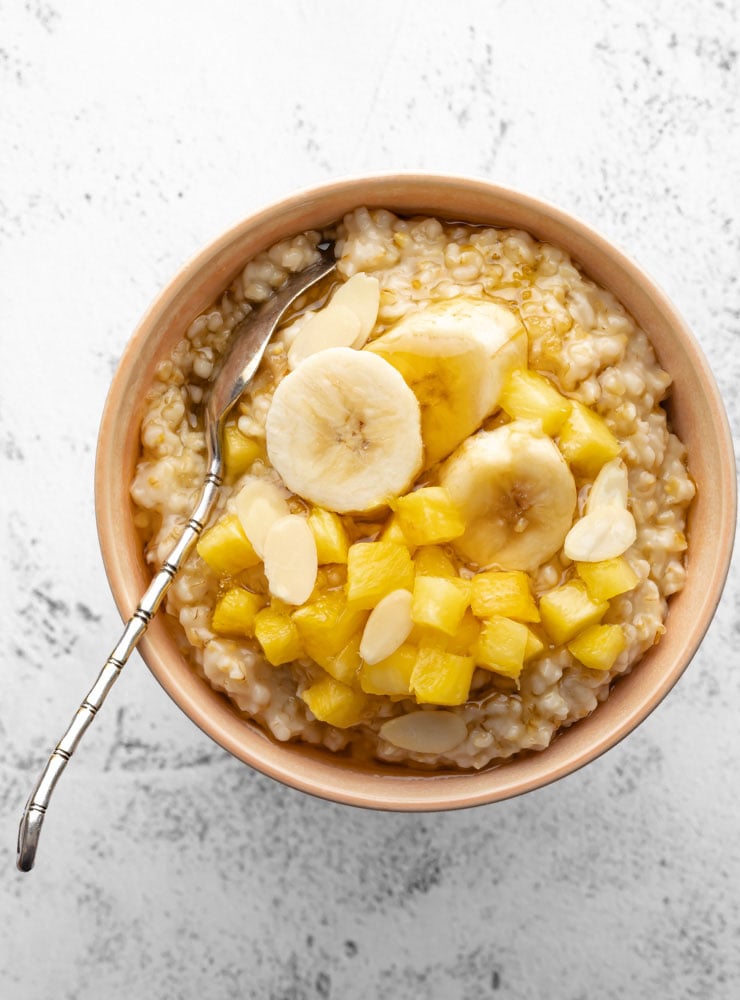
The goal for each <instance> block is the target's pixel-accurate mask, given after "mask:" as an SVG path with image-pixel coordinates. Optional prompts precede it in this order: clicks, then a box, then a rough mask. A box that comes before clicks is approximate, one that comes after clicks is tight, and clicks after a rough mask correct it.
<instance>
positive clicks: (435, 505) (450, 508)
mask: <svg viewBox="0 0 740 1000" xmlns="http://www.w3.org/2000/svg"><path fill="white" fill-rule="evenodd" d="M393 506H394V507H395V510H396V513H397V515H398V521H399V524H400V525H401V530H402V531H403V534H404V536H405V537H406V538H408V540H409V542H411V544H412V545H432V544H433V543H434V542H451V541H452V539H453V538H459V537H460V535H462V533H463V532H464V531H465V521H464V520H463V518H462V514H461V513H460V511H459V510H458V508H457V507H456V505H455V504H454V503H453V502H452V497H451V496H450V493H449V491H448V490H447V489H445V487H444V486H424V487H422V488H421V489H420V490H416V491H415V492H414V493H407V494H406V496H403V497H399V498H398V499H397V500H396V501H395V502H394V504H393Z"/></svg>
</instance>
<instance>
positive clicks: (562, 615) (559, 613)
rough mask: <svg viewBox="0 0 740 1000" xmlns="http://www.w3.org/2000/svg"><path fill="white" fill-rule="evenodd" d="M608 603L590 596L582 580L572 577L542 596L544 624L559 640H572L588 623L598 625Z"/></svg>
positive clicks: (541, 612) (558, 642) (552, 636)
mask: <svg viewBox="0 0 740 1000" xmlns="http://www.w3.org/2000/svg"><path fill="white" fill-rule="evenodd" d="M608 607H609V603H608V602H607V601H593V600H591V598H590V597H589V595H588V591H587V590H586V584H585V583H584V582H583V581H582V580H571V581H570V582H568V583H564V584H563V585H562V587H556V588H555V589H554V590H550V591H548V593H546V594H543V595H542V597H541V598H540V614H541V615H542V624H543V625H544V626H545V630H546V631H547V634H548V635H549V636H550V638H551V639H552V640H553V642H555V643H557V644H560V643H566V642H570V640H571V639H573V638H574V637H575V636H576V635H578V633H579V632H582V631H583V629H585V628H588V626H589V625H596V624H597V622H600V621H601V619H602V618H603V617H604V614H605V613H606V610H607V608H608Z"/></svg>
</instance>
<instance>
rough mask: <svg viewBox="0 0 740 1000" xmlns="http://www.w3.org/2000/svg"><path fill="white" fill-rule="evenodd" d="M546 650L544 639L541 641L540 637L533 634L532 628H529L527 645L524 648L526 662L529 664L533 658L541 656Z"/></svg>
mask: <svg viewBox="0 0 740 1000" xmlns="http://www.w3.org/2000/svg"><path fill="white" fill-rule="evenodd" d="M544 648H545V644H544V642H543V641H542V639H540V637H539V636H538V635H537V634H536V633H535V632H533V631H532V629H531V628H528V629H527V645H526V646H525V648H524V662H525V663H527V661H528V660H531V659H532V658H533V657H535V656H539V654H540V653H541V652H542V651H543V649H544Z"/></svg>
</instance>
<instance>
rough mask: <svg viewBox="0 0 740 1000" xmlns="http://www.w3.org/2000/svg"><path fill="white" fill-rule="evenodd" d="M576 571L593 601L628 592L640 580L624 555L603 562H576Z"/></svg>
mask: <svg viewBox="0 0 740 1000" xmlns="http://www.w3.org/2000/svg"><path fill="white" fill-rule="evenodd" d="M576 572H577V573H578V575H579V576H580V578H581V579H582V580H583V582H584V583H585V584H586V589H587V590H588V596H589V597H590V598H591V600H593V601H608V600H609V599H610V598H612V597H616V596H617V594H626V593H627V591H628V590H633V589H634V588H635V587H636V586H637V584H638V583H639V582H640V577H639V576H638V575H637V573H635V571H634V570H633V569H632V567H631V566H630V564H629V563H628V562H627V560H626V559H625V558H624V557H623V556H617V557H616V559H604V560H602V561H601V562H594V563H576Z"/></svg>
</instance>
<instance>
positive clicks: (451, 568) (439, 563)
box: [414, 545, 457, 577]
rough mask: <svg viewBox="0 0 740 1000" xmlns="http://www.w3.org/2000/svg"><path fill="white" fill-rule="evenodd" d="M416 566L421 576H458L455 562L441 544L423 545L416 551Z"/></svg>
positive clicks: (417, 572) (417, 573)
mask: <svg viewBox="0 0 740 1000" xmlns="http://www.w3.org/2000/svg"><path fill="white" fill-rule="evenodd" d="M414 566H415V568H416V575H417V577H419V576H454V577H456V576H457V570H456V569H455V564H454V563H453V561H452V560H451V559H450V557H449V556H448V555H447V553H446V552H445V550H444V549H443V548H441V546H439V545H423V546H422V547H421V548H420V549H417V550H416V552H414Z"/></svg>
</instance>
